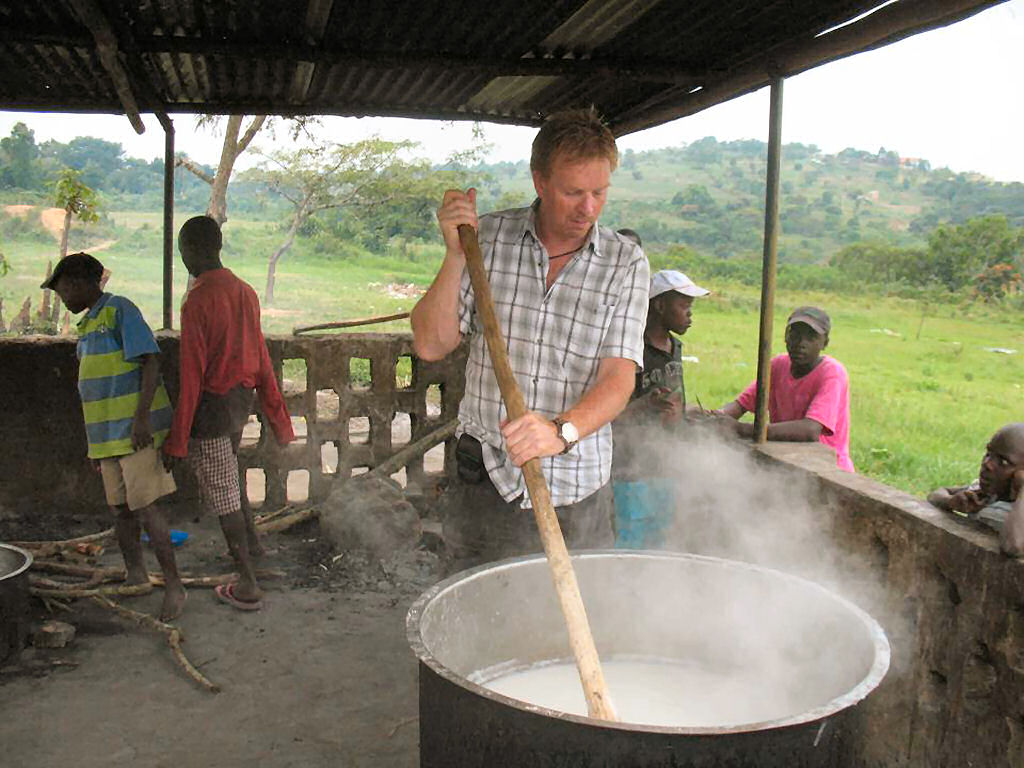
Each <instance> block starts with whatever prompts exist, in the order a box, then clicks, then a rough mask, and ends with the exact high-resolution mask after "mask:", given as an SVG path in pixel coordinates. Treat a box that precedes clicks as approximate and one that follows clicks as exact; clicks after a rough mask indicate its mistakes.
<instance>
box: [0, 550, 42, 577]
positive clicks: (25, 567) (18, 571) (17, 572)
mask: <svg viewBox="0 0 1024 768" xmlns="http://www.w3.org/2000/svg"><path fill="white" fill-rule="evenodd" d="M0 548H2V549H9V550H11V551H13V552H17V553H18V554H20V555H23V556H24V558H25V562H24V563H23V564H22V565H21V567H19V568H16V569H15V570H13V571H11V572H10V573H7V574H4V575H2V576H0V582H2V581H6V580H7V579H13V578H15V577H16V576H19V575H21V574H22V573H24V572H25V571H27V570H28V569H29V568H31V567H32V562H33V559H34V558H33V557H32V553H31V552H29V551H28V550H27V549H22V548H21V547H16V546H15V545H14V544H6V543H4V542H2V541H0Z"/></svg>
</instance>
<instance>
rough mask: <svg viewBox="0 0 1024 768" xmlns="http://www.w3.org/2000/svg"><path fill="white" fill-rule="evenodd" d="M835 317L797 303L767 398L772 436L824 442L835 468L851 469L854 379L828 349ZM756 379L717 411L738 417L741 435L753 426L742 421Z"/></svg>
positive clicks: (773, 365)
mask: <svg viewBox="0 0 1024 768" xmlns="http://www.w3.org/2000/svg"><path fill="white" fill-rule="evenodd" d="M831 329H832V321H831V320H830V319H829V316H828V314H827V313H826V312H825V311H824V310H823V309H819V308H818V307H798V308H797V309H795V310H793V313H792V314H791V315H790V316H789V319H788V320H787V321H786V354H784V355H776V356H775V357H773V358H772V361H771V374H770V376H771V378H770V382H771V383H770V391H769V397H768V419H769V424H768V439H769V440H791V441H796V442H812V441H814V440H818V441H820V442H821V443H824V444H825V445H827V446H828V447H829V448H831V449H832V450H833V451H835V454H836V466H837V467H839V469H842V470H844V471H846V472H853V471H854V469H853V460H852V459H851V458H850V377H849V376H848V375H847V373H846V368H844V367H843V364H842V363H840V362H839V361H838V360H836V359H835V358H833V357H829V356H828V355H823V354H822V352H823V351H824V350H825V348H826V347H828V341H829V332H830V331H831ZM756 397H757V382H756V381H755V382H751V383H750V385H749V386H748V387H747V388H746V389H745V390H743V392H741V393H740V395H739V396H738V397H737V398H736V399H735V400H733V401H732V402H731V403H728V404H726V405H723V406H722V407H721V409H719V410H718V411H715V412H714V413H715V414H717V415H720V416H728V417H729V418H730V419H733V420H735V421H734V422H733V423H732V424H731V426H732V427H733V428H734V429H735V431H736V433H737V434H739V435H740V436H742V437H753V434H754V425H753V424H751V423H744V422H741V421H739V418H740V417H741V416H742V415H743V414H744V413H746V412H747V411H753V410H754V403H755V400H756Z"/></svg>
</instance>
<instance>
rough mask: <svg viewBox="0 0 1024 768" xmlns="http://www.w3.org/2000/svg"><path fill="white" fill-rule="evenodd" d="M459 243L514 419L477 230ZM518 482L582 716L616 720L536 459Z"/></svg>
mask: <svg viewBox="0 0 1024 768" xmlns="http://www.w3.org/2000/svg"><path fill="white" fill-rule="evenodd" d="M459 241H460V242H461V243H462V250H463V251H465V253H466V267H467V268H468V269H469V279H470V282H471V283H472V284H473V294H474V296H475V299H476V311H477V314H479V315H480V320H481V322H482V323H483V328H484V340H485V341H486V342H487V349H488V350H489V351H490V354H491V363H492V365H493V366H494V375H495V376H496V377H497V379H498V388H499V389H500V390H501V397H502V399H503V400H504V401H505V409H506V410H507V411H508V416H509V418H510V419H517V418H519V417H520V416H522V415H523V414H525V413H526V403H525V401H524V400H523V393H522V392H520V390H519V385H518V384H517V383H516V378H515V376H514V375H513V373H512V367H511V366H510V365H509V362H508V353H507V351H506V349H505V340H504V339H503V338H502V335H501V327H500V326H499V325H498V317H497V315H496V314H495V313H494V300H493V299H492V298H491V286H490V285H489V284H488V282H487V272H486V270H485V269H484V260H483V255H482V254H481V253H480V243H479V242H478V241H477V237H476V230H475V229H473V228H472V227H470V226H468V225H466V224H463V225H462V226H460V227H459ZM523 478H524V479H525V480H526V488H527V490H528V491H529V493H530V501H531V502H532V504H533V514H534V517H535V518H536V520H537V530H538V531H540V540H541V542H542V543H543V545H544V553H545V554H546V555H547V558H548V566H549V567H550V568H551V577H552V579H554V582H555V592H557V593H558V602H559V604H560V605H561V607H562V615H563V616H564V617H565V625H566V628H567V629H568V630H569V645H570V646H571V647H572V654H573V656H574V657H575V659H576V668H577V669H578V670H579V673H580V683H581V684H582V685H583V695H584V696H585V697H586V699H587V713H588V714H589V715H590V716H591V717H596V718H601V719H602V720H616V719H618V718H616V716H615V710H614V708H613V707H612V703H611V699H610V698H609V696H608V687H607V685H606V684H605V680H604V673H603V672H602V671H601V660H600V659H599V658H598V657H597V648H596V647H595V646H594V638H593V636H592V635H591V633H590V623H589V622H588V621H587V612H586V610H585V609H584V608H583V598H582V597H581V596H580V588H579V584H577V583H576V572H575V571H574V570H573V568H572V561H571V560H570V559H569V550H567V549H566V547H565V539H564V538H563V537H562V529H561V528H560V527H559V525H558V517H556V515H555V507H554V505H553V504H552V503H551V492H550V490H548V484H547V481H546V480H545V479H544V473H543V472H542V471H541V468H540V459H530V461H528V462H526V464H524V465H523Z"/></svg>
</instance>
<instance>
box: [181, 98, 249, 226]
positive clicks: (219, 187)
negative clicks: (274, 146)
mask: <svg viewBox="0 0 1024 768" xmlns="http://www.w3.org/2000/svg"><path fill="white" fill-rule="evenodd" d="M244 119H245V115H229V116H228V121H227V124H226V125H225V127H224V143H223V144H222V145H221V150H220V162H218V163H217V171H216V172H215V173H214V174H213V176H211V175H210V174H208V173H207V172H206V171H205V170H203V169H202V167H200V166H199V165H198V164H197V163H196V162H195V161H193V160H190V159H189V158H188V157H186V156H185V155H178V157H177V158H175V160H174V164H175V165H177V166H180V167H182V168H185V169H186V170H188V171H191V172H192V173H193V174H195V175H196V176H198V177H199V178H200V179H202V180H203V181H205V182H206V183H207V184H209V185H210V203H209V205H207V206H206V215H207V216H209V217H211V218H212V219H214V220H216V222H217V223H218V224H220V225H222V226H223V224H224V222H226V221H227V220H228V182H229V181H231V173H232V171H234V169H235V161H236V160H238V156H239V155H241V154H242V153H243V152H245V150H246V149H248V148H249V145H250V144H252V140H253V139H254V138H256V134H257V133H259V131H260V129H261V128H262V127H263V126H264V124H265V123H266V122H267V116H266V115H255V116H254V117H253V118H252V121H251V122H250V123H249V125H248V127H247V128H246V129H245V132H244V133H242V135H241V137H239V133H241V131H242V121H243V120H244ZM216 122H217V116H216V115H204V116H203V117H200V118H199V121H198V123H199V125H214V124H215V123H216Z"/></svg>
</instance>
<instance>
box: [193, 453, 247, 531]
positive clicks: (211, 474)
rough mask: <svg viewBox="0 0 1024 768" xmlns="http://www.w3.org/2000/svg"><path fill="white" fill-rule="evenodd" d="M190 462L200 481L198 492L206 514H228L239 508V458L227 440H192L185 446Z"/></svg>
mask: <svg viewBox="0 0 1024 768" xmlns="http://www.w3.org/2000/svg"><path fill="white" fill-rule="evenodd" d="M188 456H189V463H190V464H191V466H192V471H193V472H195V475H196V480H198V481H199V492H200V493H201V494H202V497H203V505H204V506H205V507H206V510H207V511H208V512H212V513H214V514H216V515H230V514H231V513H232V512H237V511H238V510H240V509H241V508H242V497H241V489H240V487H239V484H238V456H237V455H236V454H235V451H234V446H233V445H232V443H231V438H230V437H213V438H210V439H207V440H199V439H196V438H193V439H191V440H189V444H188Z"/></svg>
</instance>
